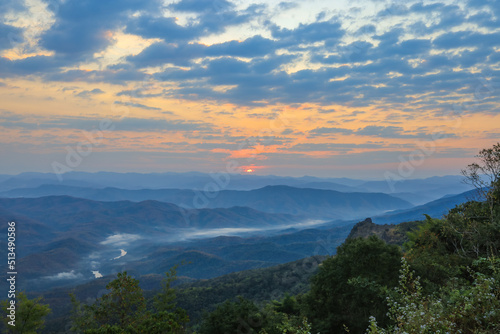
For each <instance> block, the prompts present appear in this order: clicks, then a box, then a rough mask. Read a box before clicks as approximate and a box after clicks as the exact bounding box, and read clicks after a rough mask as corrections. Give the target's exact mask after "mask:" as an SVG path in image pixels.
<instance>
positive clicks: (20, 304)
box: [1, 292, 51, 334]
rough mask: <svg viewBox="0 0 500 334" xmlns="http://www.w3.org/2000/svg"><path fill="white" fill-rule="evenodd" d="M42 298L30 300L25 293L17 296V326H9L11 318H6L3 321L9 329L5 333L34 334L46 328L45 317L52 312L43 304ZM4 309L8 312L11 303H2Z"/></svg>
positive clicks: (5, 301)
mask: <svg viewBox="0 0 500 334" xmlns="http://www.w3.org/2000/svg"><path fill="white" fill-rule="evenodd" d="M41 301H42V297H38V298H35V299H28V297H27V296H26V294H25V293H24V292H21V293H19V294H18V295H17V298H16V314H15V316H16V318H15V326H11V325H9V321H11V319H10V318H8V317H4V319H3V321H4V324H5V327H6V328H7V329H6V331H5V333H22V334H34V333H36V332H37V331H38V330H40V329H42V328H43V327H44V323H45V316H47V314H49V313H50V312H51V310H50V307H49V306H48V305H46V304H42V303H41ZM1 305H2V308H3V309H4V310H6V309H7V308H8V307H9V305H10V303H9V301H8V300H4V301H2V303H1Z"/></svg>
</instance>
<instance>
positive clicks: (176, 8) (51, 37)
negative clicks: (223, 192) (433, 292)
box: [0, 0, 500, 178]
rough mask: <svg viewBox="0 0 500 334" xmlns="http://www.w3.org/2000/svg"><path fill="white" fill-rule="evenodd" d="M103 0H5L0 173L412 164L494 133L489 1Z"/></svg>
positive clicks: (387, 168) (496, 99)
mask: <svg viewBox="0 0 500 334" xmlns="http://www.w3.org/2000/svg"><path fill="white" fill-rule="evenodd" d="M105 3H106V2H100V1H97V0H92V1H85V2H79V1H65V2H62V3H60V4H58V5H53V4H51V5H50V6H49V5H47V3H46V2H44V1H41V0H33V1H28V2H26V4H18V5H14V2H12V4H11V1H7V5H5V6H4V5H0V9H2V11H1V13H2V14H0V15H1V16H2V23H1V24H0V34H1V35H2V36H3V37H0V101H2V105H1V107H0V130H1V131H2V134H3V135H2V137H1V138H0V152H1V153H0V154H1V155H2V158H3V163H2V165H1V169H0V174H1V173H4V174H5V173H7V174H9V173H10V174H12V173H19V172H24V171H41V172H54V171H55V170H54V165H57V164H61V165H64V166H65V167H66V169H65V170H66V171H98V170H113V171H120V172H127V171H137V172H162V171H187V170H195V171H201V172H212V171H220V170H224V168H225V167H224V166H225V165H226V164H227V163H228V162H229V161H236V162H237V164H238V165H239V166H245V165H251V164H253V163H256V164H260V163H262V164H265V165H266V166H269V167H266V169H265V172H266V173H268V174H276V175H284V176H285V175H293V176H302V175H309V174H313V175H318V176H350V177H355V176H359V177H363V176H369V177H378V178H383V177H384V174H386V173H387V172H392V173H399V174H401V173H400V172H398V169H401V166H402V164H404V163H410V164H412V162H411V161H410V160H409V159H411V157H414V156H416V155H420V156H422V157H421V162H419V163H418V165H412V167H414V171H413V172H412V173H411V175H410V176H409V177H422V176H430V175H444V174H457V173H459V171H460V170H459V166H463V165H464V164H467V163H470V162H471V161H472V159H473V157H474V155H475V154H477V152H478V151H479V149H481V148H484V147H489V146H491V145H492V144H493V143H495V142H497V141H499V138H500V116H499V115H500V112H499V111H500V93H499V92H500V42H499V41H500V24H498V22H500V12H499V10H498V8H500V6H498V5H495V4H494V3H493V4H489V2H485V3H484V4H481V3H479V2H474V1H465V0H464V1H457V2H451V1H444V0H443V1H441V2H433V3H432V4H423V3H420V2H417V1H410V2H405V3H404V4H402V3H400V2H396V1H393V2H392V1H389V2H380V1H355V2H348V1H340V2H331V1H314V2H304V1H294V2H278V1H269V2H265V3H257V2H254V1H249V0H245V1H240V2H237V3H236V2H230V1H226V0H221V1H217V2H214V3H216V5H214V4H213V3H212V2H210V1H208V2H207V1H202V2H196V1H190V0H181V1H175V2H172V1H167V2H166V3H162V2H156V1H130V2H126V3H121V2H116V3H114V4H113V5H112V6H108V5H105ZM9 4H10V5H9ZM4 7H5V8H4ZM102 122H110V127H109V129H106V131H101V132H100V135H101V136H100V138H99V139H100V140H99V141H95V142H92V141H91V142H90V144H89V139H88V134H89V133H91V132H92V131H98V130H99V127H100V124H101V123H102ZM79 145H80V146H79ZM82 145H90V146H89V147H90V148H89V153H88V154H87V155H85V156H81V158H82V159H80V160H81V161H79V162H78V163H75V164H68V163H67V161H66V160H67V159H68V158H67V157H68V154H71V152H73V151H74V152H77V150H78V148H79V147H81V146H82ZM423 146H431V147H432V148H431V149H429V150H422V147H423ZM68 152H70V153H68ZM240 170H241V169H240ZM367 170H370V173H369V174H370V175H368V174H367V172H366V171H367ZM243 171H244V172H245V173H254V172H258V173H261V171H260V170H258V169H256V168H253V167H252V168H246V169H243Z"/></svg>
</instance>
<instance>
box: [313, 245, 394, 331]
mask: <svg viewBox="0 0 500 334" xmlns="http://www.w3.org/2000/svg"><path fill="white" fill-rule="evenodd" d="M401 256H402V254H401V251H400V249H399V247H397V246H395V245H387V244H386V243H385V242H384V241H382V240H380V239H379V238H378V237H376V236H370V237H369V238H367V239H362V238H356V239H348V240H346V241H345V243H344V244H343V245H341V246H340V247H338V249H337V255H336V256H335V257H332V258H328V259H327V260H325V261H324V262H323V263H322V265H321V266H320V269H319V271H318V273H317V274H316V275H315V276H314V277H313V278H312V280H311V291H310V293H309V295H308V296H307V298H306V304H307V306H306V310H305V313H306V315H307V317H308V318H309V319H310V320H311V321H312V324H313V330H314V332H321V333H335V332H341V331H342V330H343V328H344V325H346V326H347V327H349V329H350V331H352V332H353V333H361V332H364V330H365V328H366V326H367V325H368V318H369V316H370V315H376V316H377V317H378V318H379V319H381V321H382V322H383V323H385V322H386V321H387V319H386V317H385V314H386V312H387V307H386V303H385V294H386V291H387V287H393V286H395V285H396V284H397V281H398V270H399V259H400V258H401Z"/></svg>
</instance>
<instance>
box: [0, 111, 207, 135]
mask: <svg viewBox="0 0 500 334" xmlns="http://www.w3.org/2000/svg"><path fill="white" fill-rule="evenodd" d="M101 121H102V119H100V118H89V117H58V118H56V117H51V118H50V119H48V118H44V117H40V116H34V115H31V116H20V115H16V114H13V113H11V112H5V111H4V112H2V113H0V126H3V127H7V128H17V129H27V130H33V129H57V128H59V129H77V130H92V129H95V128H97V127H98V126H99V124H100V122H101ZM109 121H110V122H111V125H112V127H110V128H112V129H114V131H137V132H148V131H160V132H161V131H187V132H190V131H201V132H211V131H213V126H212V125H211V124H209V123H204V122H195V121H182V120H167V119H162V118H133V117H127V118H123V119H117V120H114V119H110V120H109Z"/></svg>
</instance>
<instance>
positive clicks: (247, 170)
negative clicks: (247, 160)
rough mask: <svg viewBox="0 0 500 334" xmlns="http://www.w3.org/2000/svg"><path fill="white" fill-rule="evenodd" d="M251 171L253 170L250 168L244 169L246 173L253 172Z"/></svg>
mask: <svg viewBox="0 0 500 334" xmlns="http://www.w3.org/2000/svg"><path fill="white" fill-rule="evenodd" d="M253 171H254V170H253V169H252V168H248V169H246V170H245V172H247V173H253Z"/></svg>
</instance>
